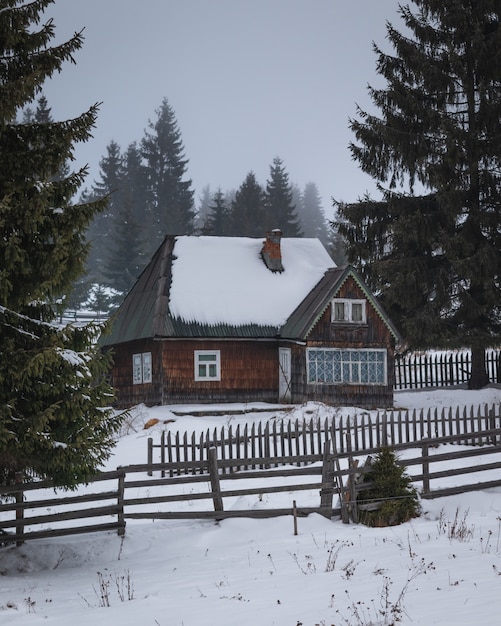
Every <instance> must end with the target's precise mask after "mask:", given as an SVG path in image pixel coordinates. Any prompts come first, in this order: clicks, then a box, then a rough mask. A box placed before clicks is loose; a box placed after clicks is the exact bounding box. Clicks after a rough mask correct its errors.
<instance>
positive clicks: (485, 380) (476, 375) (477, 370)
mask: <svg viewBox="0 0 501 626" xmlns="http://www.w3.org/2000/svg"><path fill="white" fill-rule="evenodd" d="M487 384H489V376H488V374H487V369H486V367H485V348H479V347H477V346H473V347H472V349H471V375H470V381H469V383H468V388H469V389H482V387H485V385H487Z"/></svg>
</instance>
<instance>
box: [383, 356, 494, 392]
mask: <svg viewBox="0 0 501 626" xmlns="http://www.w3.org/2000/svg"><path fill="white" fill-rule="evenodd" d="M485 367H486V370H487V374H488V376H489V382H491V383H501V350H487V351H486V353H485ZM470 372H471V353H470V352H469V351H466V350H465V351H459V352H436V353H431V354H420V353H415V352H414V353H411V354H407V355H404V356H398V355H397V356H396V358H395V389H397V390H404V389H425V388H427V387H451V386H454V385H465V384H467V383H468V381H469V379H470Z"/></svg>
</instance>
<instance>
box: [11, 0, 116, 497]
mask: <svg viewBox="0 0 501 626" xmlns="http://www.w3.org/2000/svg"><path fill="white" fill-rule="evenodd" d="M51 2H52V0H32V1H31V2H22V0H0V56H1V58H2V71H1V73H0V102H1V105H0V258H1V264H0V354H1V355H2V358H1V359H0V482H5V481H11V480H13V477H14V475H15V474H16V473H18V472H19V473H24V474H25V475H29V476H36V477H41V478H49V479H53V480H54V481H55V482H56V484H58V485H63V486H67V487H71V486H73V485H74V484H75V483H76V482H78V481H82V480H85V479H87V478H88V477H89V476H90V475H91V474H93V473H95V472H96V471H97V469H98V468H99V466H100V464H101V463H102V462H103V460H105V459H106V458H107V457H108V456H109V454H110V451H111V448H112V446H113V436H114V433H115V431H116V429H117V428H118V427H119V424H120V418H118V417H114V416H113V413H112V411H111V410H110V409H109V408H106V407H109V403H110V401H111V399H112V394H111V389H110V387H109V385H108V384H107V383H106V382H105V377H104V374H105V372H106V371H107V368H108V359H107V358H105V357H103V356H102V355H101V354H100V353H99V352H98V351H97V350H96V348H95V347H94V344H93V339H94V338H95V335H96V332H97V329H96V328H95V327H94V326H88V327H83V328H75V327H72V326H67V327H63V328H62V327H60V326H59V325H57V324H56V323H55V318H56V314H55V311H54V308H53V306H52V303H53V302H54V301H55V300H56V299H57V298H64V297H65V295H66V294H67V292H68V291H69V289H70V287H71V284H72V283H73V282H74V280H75V279H76V278H77V276H78V275H79V274H80V273H81V272H82V269H83V262H84V259H85V254H86V249H87V246H86V243H85V229H86V227H87V225H88V223H89V221H90V220H91V219H92V217H93V216H94V215H95V214H96V213H97V212H98V211H100V210H102V209H103V208H104V203H103V202H95V203H80V204H73V203H72V197H73V196H74V195H75V193H76V192H77V190H78V188H79V187H80V185H81V184H82V182H83V179H84V177H85V174H86V170H85V169H83V170H79V171H76V172H73V173H70V174H69V175H68V176H67V177H65V178H60V177H59V176H58V174H59V172H60V171H61V168H62V167H63V165H64V164H65V162H66V161H67V160H68V159H70V158H71V155H72V152H73V146H74V144H75V143H76V142H79V141H86V140H87V139H89V137H90V134H91V130H92V127H93V126H94V123H95V120H96V116H97V106H92V107H91V108H90V109H89V110H88V111H87V112H85V113H83V114H82V115H80V116H79V117H76V118H75V119H72V120H69V121H64V122H52V121H40V122H34V121H30V122H28V123H24V122H23V123H16V122H15V121H14V120H16V119H17V115H18V114H19V113H20V112H22V110H23V109H24V108H25V107H26V106H28V105H29V104H30V103H31V102H32V101H33V100H34V98H35V97H36V95H37V94H38V93H40V91H41V85H42V84H43V82H44V81H45V80H46V79H47V78H50V77H51V76H52V75H53V74H54V73H55V72H57V71H60V70H61V68H62V65H63V63H64V62H65V61H73V54H74V53H75V52H76V51H77V50H78V49H79V48H80V47H81V45H82V35H81V34H78V33H77V34H75V35H74V36H73V37H72V38H71V39H70V40H69V41H67V42H65V43H63V44H60V45H58V46H54V47H51V46H50V45H49V44H50V41H51V39H52V38H53V36H54V25H53V23H52V21H51V20H50V21H47V22H45V23H41V22H42V17H43V15H42V14H43V11H44V9H45V8H46V7H47V6H48V5H49V4H51Z"/></svg>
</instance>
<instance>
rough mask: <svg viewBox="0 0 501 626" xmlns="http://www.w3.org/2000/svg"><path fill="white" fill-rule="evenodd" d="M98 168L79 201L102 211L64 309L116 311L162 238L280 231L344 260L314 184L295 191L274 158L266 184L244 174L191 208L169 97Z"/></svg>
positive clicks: (185, 162) (208, 190) (91, 230)
mask: <svg viewBox="0 0 501 626" xmlns="http://www.w3.org/2000/svg"><path fill="white" fill-rule="evenodd" d="M99 167H100V171H99V175H98V180H96V181H94V182H93V184H92V187H91V189H90V190H89V189H87V190H86V191H85V192H84V193H83V194H82V201H86V202H87V201H89V200H93V199H96V198H100V197H103V196H107V197H108V200H109V202H108V209H107V210H106V211H105V212H104V213H101V214H99V215H98V216H97V217H96V218H95V219H94V221H93V222H92V224H91V226H90V228H89V230H88V233H87V238H88V242H89V244H90V250H89V258H88V264H87V274H86V276H85V277H84V278H83V279H82V280H81V281H79V283H78V285H76V286H75V290H74V294H73V297H72V301H71V302H70V308H78V307H79V306H81V305H82V304H83V303H85V304H86V306H87V307H88V308H91V309H95V310H100V311H108V310H110V308H112V307H113V306H116V304H117V303H118V302H120V301H121V299H122V298H123V296H124V295H125V294H126V293H127V292H128V290H129V289H130V287H131V286H132V284H133V283H134V281H135V279H136V278H137V277H138V275H139V274H140V273H141V271H142V270H143V268H144V267H145V266H146V264H147V263H148V261H149V260H150V258H151V256H152V254H153V253H154V251H155V250H156V248H157V247H158V245H159V244H160V242H161V241H162V239H163V238H164V237H165V235H166V234H173V235H192V234H207V235H218V236H245V237H261V236H264V234H265V232H266V230H268V229H271V228H281V230H282V232H283V234H284V236H286V237H303V236H304V237H318V238H319V239H320V240H321V241H322V242H323V243H324V245H325V246H326V248H327V249H328V250H329V253H330V254H331V255H332V256H333V258H334V260H335V261H336V262H338V263H342V262H344V252H343V247H342V244H341V243H340V241H339V239H338V238H337V237H336V235H335V233H333V232H332V230H331V229H330V227H329V225H328V223H327V221H326V219H325V215H324V210H323V207H322V203H321V199H320V194H319V192H318V189H317V186H316V185H315V183H314V182H309V183H308V184H306V185H305V186H304V189H300V188H299V186H298V185H295V184H293V183H291V182H290V180H289V175H288V173H287V171H286V168H285V166H284V164H283V162H282V160H281V159H280V158H279V157H276V158H274V159H273V162H272V164H271V165H270V173H269V177H268V180H267V181H266V182H265V184H264V185H262V184H260V182H259V181H258V180H257V179H256V176H255V174H254V172H253V171H249V173H248V174H247V176H246V178H245V180H244V181H243V182H242V184H241V186H240V187H239V188H238V189H236V190H222V189H221V188H220V187H216V188H215V190H212V189H211V188H210V187H209V186H207V187H205V188H204V189H203V192H202V195H201V197H200V198H199V201H198V203H197V202H196V201H195V198H194V189H193V187H192V181H191V180H190V179H189V178H188V173H187V172H188V159H187V158H186V157H185V154H184V146H183V142H182V138H181V131H180V129H179V126H178V124H177V120H176V116H175V113H174V111H173V109H172V107H171V106H170V104H169V103H168V101H167V99H164V100H163V101H162V103H161V105H160V107H159V108H158V109H157V110H156V118H155V119H154V120H150V121H149V122H148V125H147V128H146V130H145V133H144V136H143V138H142V139H141V140H140V141H139V142H133V143H131V144H130V145H129V146H128V147H127V148H126V149H125V150H124V149H122V147H121V146H120V145H119V144H118V143H117V142H116V141H111V142H110V143H109V145H108V146H107V149H106V155H105V156H103V157H102V159H101V160H100V162H99ZM89 294H90V296H89Z"/></svg>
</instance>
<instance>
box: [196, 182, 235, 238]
mask: <svg viewBox="0 0 501 626" xmlns="http://www.w3.org/2000/svg"><path fill="white" fill-rule="evenodd" d="M229 228H230V209H229V206H228V203H227V200H226V197H225V195H224V194H223V192H222V191H221V188H219V189H218V190H217V191H216V193H215V194H214V196H213V198H212V203H211V204H210V205H209V211H208V213H207V217H206V219H205V223H204V225H203V227H202V233H203V234H204V235H216V236H218V237H224V236H226V235H228V234H229Z"/></svg>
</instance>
